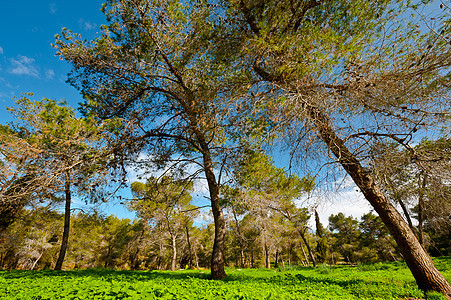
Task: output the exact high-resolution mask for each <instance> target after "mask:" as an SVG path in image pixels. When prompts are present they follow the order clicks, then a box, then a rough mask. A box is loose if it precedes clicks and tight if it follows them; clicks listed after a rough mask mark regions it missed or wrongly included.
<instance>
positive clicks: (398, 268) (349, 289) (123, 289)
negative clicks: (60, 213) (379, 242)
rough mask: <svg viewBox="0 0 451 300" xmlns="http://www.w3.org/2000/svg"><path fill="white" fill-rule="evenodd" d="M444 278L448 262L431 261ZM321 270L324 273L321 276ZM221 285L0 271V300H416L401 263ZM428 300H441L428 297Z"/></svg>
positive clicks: (244, 277)
mask: <svg viewBox="0 0 451 300" xmlns="http://www.w3.org/2000/svg"><path fill="white" fill-rule="evenodd" d="M436 261H437V262H438V266H439V268H440V269H441V271H442V272H443V274H444V275H445V277H448V278H450V276H451V265H450V264H449V261H450V260H449V257H447V258H441V259H436ZM326 269H327V272H324V270H326ZM228 274H230V275H229V276H228V277H227V278H226V279H224V280H218V281H211V280H208V278H209V274H208V273H205V272H204V271H192V270H185V271H177V272H169V271H150V272H149V271H111V270H104V269H89V270H82V271H65V272H57V271H48V270H45V271H38V272H36V271H34V272H33V271H0V298H2V299H55V298H58V299H318V300H319V299H404V298H408V297H412V298H422V297H423V293H422V292H421V291H420V290H419V289H418V288H417V287H416V284H415V280H414V278H413V277H412V275H411V274H410V272H409V270H408V269H407V267H406V266H405V264H404V263H386V264H377V265H376V267H375V268H374V269H368V270H364V269H360V268H353V267H343V266H336V267H325V266H324V267H320V268H316V269H314V268H299V269H297V270H294V269H291V270H289V271H288V270H284V271H273V270H258V269H246V270H237V269H229V270H228ZM427 295H428V299H442V298H440V297H441V295H440V296H439V295H438V294H436V293H428V294H427Z"/></svg>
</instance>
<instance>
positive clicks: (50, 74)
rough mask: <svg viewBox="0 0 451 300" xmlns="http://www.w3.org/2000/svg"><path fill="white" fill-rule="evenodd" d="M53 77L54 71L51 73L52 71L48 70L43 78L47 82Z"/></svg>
mask: <svg viewBox="0 0 451 300" xmlns="http://www.w3.org/2000/svg"><path fill="white" fill-rule="evenodd" d="M54 77H55V71H53V70H52V69H48V70H47V71H45V78H46V79H47V80H52V79H53V78H54Z"/></svg>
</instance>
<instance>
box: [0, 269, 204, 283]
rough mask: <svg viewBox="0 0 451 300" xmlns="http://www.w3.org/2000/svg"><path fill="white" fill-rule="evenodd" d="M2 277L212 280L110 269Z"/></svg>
mask: <svg viewBox="0 0 451 300" xmlns="http://www.w3.org/2000/svg"><path fill="white" fill-rule="evenodd" d="M0 276H1V277H3V278H5V279H17V278H29V279H38V278H43V277H69V278H77V277H81V278H83V277H86V278H88V277H90V278H104V279H106V280H111V279H116V280H117V279H119V278H120V279H121V280H126V281H148V280H153V279H180V280H183V279H189V278H197V279H210V274H209V273H203V272H199V271H182V272H170V271H128V270H123V271H117V270H109V269H86V270H71V271H54V270H42V271H24V270H10V271H0Z"/></svg>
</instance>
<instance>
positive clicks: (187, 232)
mask: <svg viewBox="0 0 451 300" xmlns="http://www.w3.org/2000/svg"><path fill="white" fill-rule="evenodd" d="M185 230H186V243H187V244H188V266H189V268H190V269H192V268H193V251H192V250H191V241H190V240H189V228H188V224H187V223H185Z"/></svg>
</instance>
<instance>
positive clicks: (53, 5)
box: [49, 3, 58, 15]
mask: <svg viewBox="0 0 451 300" xmlns="http://www.w3.org/2000/svg"><path fill="white" fill-rule="evenodd" d="M49 10H50V13H51V14H52V15H54V14H56V12H57V11H58V8H57V7H56V3H50V5H49Z"/></svg>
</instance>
